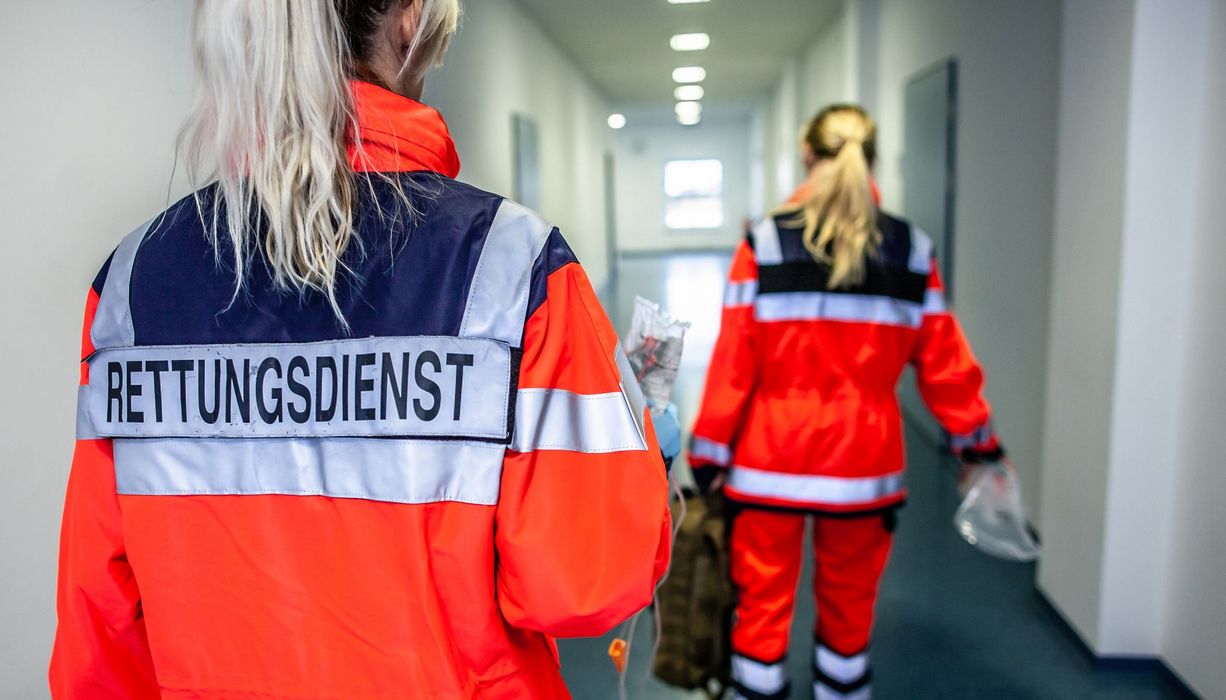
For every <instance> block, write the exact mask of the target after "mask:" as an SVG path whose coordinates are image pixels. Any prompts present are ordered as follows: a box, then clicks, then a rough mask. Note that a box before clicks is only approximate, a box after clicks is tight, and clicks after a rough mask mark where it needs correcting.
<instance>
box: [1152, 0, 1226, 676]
mask: <svg viewBox="0 0 1226 700" xmlns="http://www.w3.org/2000/svg"><path fill="white" fill-rule="evenodd" d="M1207 26H1208V27H1209V28H1210V36H1209V46H1210V47H1211V48H1210V51H1211V54H1210V56H1209V58H1208V60H1207V64H1206V65H1208V66H1210V67H1211V68H1210V71H1209V73H1208V75H1207V76H1206V80H1205V88H1206V92H1205V98H1206V99H1205V102H1204V106H1203V111H1202V115H1201V119H1202V121H1201V125H1202V129H1205V130H1204V131H1203V132H1202V137H1201V138H1202V144H1203V146H1204V149H1203V151H1202V156H1201V165H1200V167H1199V168H1197V169H1196V170H1195V171H1194V173H1195V176H1196V178H1197V181H1198V183H1197V185H1196V186H1195V191H1196V196H1197V199H1198V200H1199V201H1198V204H1197V205H1196V214H1197V221H1196V223H1195V226H1194V229H1193V230H1194V238H1193V241H1192V246H1193V250H1194V253H1193V258H1194V262H1193V263H1192V269H1191V271H1190V273H1189V281H1188V286H1187V289H1188V294H1187V303H1186V306H1185V310H1184V323H1185V324H1186V326H1187V331H1186V332H1187V335H1186V337H1185V340H1186V342H1185V343H1184V348H1185V349H1184V365H1183V376H1182V377H1181V378H1180V380H1179V383H1180V385H1181V386H1182V389H1183V400H1182V405H1181V409H1180V411H1179V413H1180V416H1181V417H1182V421H1181V422H1182V426H1181V430H1180V449H1179V451H1178V452H1177V454H1176V459H1175V465H1176V466H1177V467H1178V469H1179V471H1178V474H1177V476H1176V485H1175V500H1174V504H1173V508H1172V514H1173V518H1172V527H1171V541H1170V546H1169V549H1168V551H1169V559H1168V564H1167V577H1168V581H1167V588H1166V604H1165V612H1166V616H1165V620H1164V626H1165V633H1164V635H1163V649H1164V651H1165V653H1166V656H1167V658H1168V659H1169V660H1170V662H1171V664H1172V665H1173V666H1175V667H1176V668H1178V669H1179V670H1180V672H1181V673H1182V674H1183V675H1184V676H1185V677H1186V678H1187V679H1188V680H1189V682H1191V683H1192V685H1194V686H1196V687H1197V688H1199V689H1200V691H1201V692H1202V693H1203V694H1204V695H1205V697H1215V698H1216V697H1226V664H1223V663H1222V662H1221V653H1220V651H1221V649H1222V646H1223V632H1222V630H1226V603H1223V598H1222V591H1223V590H1224V589H1226V538H1223V537H1222V536H1221V535H1222V533H1226V509H1224V508H1222V495H1223V494H1226V469H1223V468H1222V462H1223V458H1222V455H1226V430H1223V429H1222V424H1223V415H1222V414H1223V405H1224V401H1226V399H1224V398H1223V397H1226V364H1224V363H1223V362H1222V348H1224V347H1226V314H1224V313H1223V312H1222V301H1223V300H1226V276H1224V275H1222V261H1223V260H1226V236H1223V235H1222V227H1221V223H1220V222H1221V203H1222V202H1223V201H1226V139H1223V138H1221V136H1220V133H1219V132H1218V130H1217V129H1216V128H1215V127H1214V126H1212V125H1213V124H1215V123H1216V122H1217V121H1218V120H1219V119H1220V118H1221V115H1222V114H1223V113H1226V2H1223V1H1222V0H1216V1H1215V2H1214V3H1213V7H1212V10H1211V16H1210V21H1209V22H1208V23H1207ZM1205 125H1209V126H1208V127H1207V128H1206V126H1205Z"/></svg>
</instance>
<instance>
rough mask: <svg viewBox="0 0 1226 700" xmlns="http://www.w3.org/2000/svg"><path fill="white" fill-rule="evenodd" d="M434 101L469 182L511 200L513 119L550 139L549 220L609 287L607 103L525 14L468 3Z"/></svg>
mask: <svg viewBox="0 0 1226 700" xmlns="http://www.w3.org/2000/svg"><path fill="white" fill-rule="evenodd" d="M425 101H426V102H428V103H429V104H431V105H432V106H434V107H436V108H437V109H438V110H439V111H440V112H442V114H443V117H444V118H445V119H446V120H447V124H448V126H450V127H451V132H452V135H453V136H454V137H455V140H456V144H457V147H458V148H459V151H460V160H461V162H462V163H463V168H462V169H461V171H460V180H463V181H465V182H469V183H472V184H474V185H476V186H477V187H481V188H482V189H486V190H490V191H493V192H497V193H498V194H502V195H506V196H511V195H512V194H513V192H512V187H513V173H514V161H513V154H512V143H513V142H512V132H511V115H512V114H515V113H520V114H524V115H527V116H529V117H531V118H532V119H533V120H535V121H536V124H537V127H538V131H539V134H540V161H541V182H542V192H541V210H542V211H541V213H542V214H543V215H544V216H545V218H547V219H549V220H550V221H552V222H553V223H554V225H556V226H558V227H559V228H560V229H561V230H562V233H563V235H564V236H566V239H567V241H568V242H569V243H570V244H571V246H572V247H573V248H574V249H575V253H576V254H577V255H578V256H579V260H580V261H581V262H582V263H583V266H584V268H586V269H587V272H588V275H589V276H590V277H591V278H592V283H593V284H595V285H596V286H598V287H599V286H600V285H602V284H603V283H604V281H605V280H606V277H607V271H608V261H607V257H608V255H607V240H606V223H605V222H606V220H605V201H604V199H605V194H604V192H605V190H604V160H603V159H604V154H605V152H606V151H608V150H610V149H611V148H612V138H611V135H610V133H609V128H608V126H607V124H606V119H607V118H608V109H607V106H606V104H605V100H604V98H603V96H602V95H601V94H600V93H599V92H597V90H596V89H595V88H594V87H593V85H592V83H591V82H590V81H589V80H588V79H587V78H586V76H584V75H583V74H582V73H581V72H579V71H578V70H577V69H576V68H575V67H574V64H573V63H572V62H571V61H570V60H569V59H568V58H567V57H566V55H564V54H563V53H562V51H561V50H560V49H559V48H558V47H557V46H556V45H555V44H554V43H553V42H552V41H551V40H550V39H549V38H548V37H547V36H546V35H545V33H544V32H543V31H541V29H540V27H539V26H538V25H537V24H536V23H535V22H534V21H533V20H532V19H531V18H530V17H529V16H528V15H527V14H525V13H524V11H523V10H522V9H520V7H519V5H517V4H516V3H514V2H508V1H507V0H466V2H465V3H464V24H463V27H462V28H461V30H460V35H459V36H458V37H457V38H456V41H455V43H454V44H453V45H452V48H451V51H450V52H449V53H448V55H447V63H446V65H445V66H444V67H443V69H442V70H441V71H440V72H438V73H437V74H435V75H434V76H432V77H431V79H430V81H429V82H428V83H427V85H426V95H425Z"/></svg>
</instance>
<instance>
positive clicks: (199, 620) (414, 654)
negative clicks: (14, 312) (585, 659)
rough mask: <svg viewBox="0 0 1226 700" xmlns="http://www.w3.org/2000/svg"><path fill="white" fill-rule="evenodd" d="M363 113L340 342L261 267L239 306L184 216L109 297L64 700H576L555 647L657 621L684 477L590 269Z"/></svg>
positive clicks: (136, 256)
mask: <svg viewBox="0 0 1226 700" xmlns="http://www.w3.org/2000/svg"><path fill="white" fill-rule="evenodd" d="M354 92H355V97H356V105H357V109H358V116H359V126H360V128H359V133H358V134H357V135H356V140H355V144H356V143H360V144H361V145H362V148H361V149H357V148H355V149H354V153H353V161H354V165H355V168H356V169H358V170H359V171H362V172H363V174H362V175H360V178H361V179H362V182H361V187H359V188H358V189H359V191H360V197H361V200H360V202H359V203H358V216H357V225H358V229H359V230H358V236H359V239H360V243H361V245H360V246H358V245H355V246H352V247H351V253H350V257H349V258H348V259H347V262H348V263H349V265H350V267H351V269H352V270H353V274H351V275H347V276H346V277H345V280H344V281H343V282H342V284H341V285H340V287H339V289H338V295H339V298H340V303H341V306H342V309H343V311H344V313H345V317H346V320H347V321H348V322H349V324H350V326H351V329H352V330H351V331H350V332H348V333H345V332H342V331H340V330H339V329H338V325H337V323H336V320H335V316H334V315H333V313H332V312H331V310H330V309H329V307H328V305H327V303H326V302H325V300H324V299H323V298H322V297H321V296H320V295H309V294H308V295H305V296H304V297H301V298H300V297H298V296H296V295H285V294H280V293H278V292H276V291H275V289H273V287H272V284H271V280H270V279H268V278H267V273H266V271H265V270H263V269H262V266H260V265H252V268H253V271H252V278H251V280H250V282H249V285H248V292H247V293H245V294H244V295H240V296H239V297H238V298H237V299H236V300H234V302H233V304H231V303H230V296H231V294H232V291H233V287H232V285H233V277H232V276H231V274H230V273H229V272H228V271H227V270H226V269H224V268H225V266H217V265H215V264H214V262H213V260H214V258H213V256H212V252H211V248H210V247H209V245H208V243H207V242H206V237H205V236H204V231H203V229H202V224H201V223H200V217H199V216H198V213H197V211H196V208H195V204H194V203H193V200H192V199H191V198H188V199H187V200H185V201H184V202H181V203H179V204H178V205H176V206H175V207H172V208H171V209H170V210H169V211H167V212H166V213H165V214H163V215H161V216H159V217H157V218H155V219H154V220H153V221H152V222H151V223H149V224H147V225H145V226H143V227H142V228H141V229H138V231H137V232H135V233H134V234H133V235H132V236H129V237H128V238H127V239H125V240H124V243H122V244H121V245H120V246H119V248H118V249H117V250H116V252H115V254H114V255H113V256H112V258H111V260H110V261H108V263H107V265H106V267H105V268H104V270H103V272H102V273H101V274H100V275H99V278H98V281H96V282H95V284H94V288H93V289H92V290H91V292H90V294H89V301H88V303H87V306H86V314H85V332H84V339H83V343H82V345H83V349H82V357H83V358H84V359H83V361H82V365H81V380H82V386H81V393H80V397H81V399H80V409H79V412H80V414H79V417H78V441H77V444H76V452H75V456H74V458H73V463H72V472H71V477H70V479H69V484H68V496H67V502H66V504H65V509H64V521H63V530H62V540H61V553H60V575H59V603H58V611H59V628H58V630H57V634H56V641H55V648H54V653H53V658H52V663H51V672H50V681H51V690H52V695H53V696H54V697H55V698H60V699H68V698H82V699H89V700H98V699H102V698H123V699H125V700H131V699H133V698H136V699H142V698H227V699H231V700H233V699H239V700H241V699H249V700H255V699H257V698H258V699H261V700H263V699H272V698H337V699H341V698H344V699H352V698H368V699H376V698H435V699H438V700H442V699H444V698H455V699H459V698H507V699H511V698H515V699H518V698H564V697H567V696H568V695H567V691H566V689H565V687H564V686H563V683H562V680H561V675H560V673H559V666H558V658H557V652H556V648H555V646H554V642H553V639H554V638H555V637H570V636H590V635H599V634H602V633H604V632H605V631H606V630H608V629H610V628H612V627H613V626H614V625H616V624H618V623H619V622H621V621H622V620H624V619H626V618H627V617H629V616H630V615H631V614H633V613H635V612H637V611H638V610H640V609H641V608H643V607H645V606H646V605H647V604H648V603H649V601H650V600H651V597H652V593H653V590H654V586H655V584H656V582H657V581H658V580H659V578H660V577H661V575H662V574H663V572H664V570H665V567H666V565H667V561H668V556H669V533H670V526H669V514H668V507H667V485H666V476H665V470H664V465H663V463H662V460H661V457H660V453H659V450H658V448H657V446H656V441H655V437H654V435H653V432H652V428H651V422H650V419H649V417H648V413H647V412H646V410H645V406H644V403H643V401H642V396H641V394H640V393H639V391H638V388H637V386H636V385H635V384H634V381H633V375H632V374H628V369H627V366H628V365H627V363H626V361H625V358H624V356H622V355H621V354H620V350H619V349H618V343H617V338H616V335H615V333H614V330H613V328H612V327H611V325H610V324H609V321H608V319H607V318H606V316H605V314H604V312H603V311H602V310H601V307H600V305H599V303H598V302H597V300H596V297H595V295H594V294H593V292H592V289H591V286H590V285H589V283H588V280H587V278H586V276H585V275H584V272H583V269H582V268H581V267H580V266H579V264H578V263H577V262H576V261H575V258H574V255H573V253H571V250H570V248H569V247H568V246H567V245H566V242H565V240H563V239H562V237H561V235H560V234H559V233H558V231H557V229H555V228H553V227H552V226H550V225H549V224H547V223H545V222H544V221H543V220H541V219H540V217H538V216H537V215H536V214H534V213H532V212H529V211H527V210H526V209H523V208H522V207H519V206H518V205H516V204H514V203H513V202H509V201H506V200H504V199H502V198H501V197H497V196H495V195H491V194H488V193H485V192H481V191H479V190H476V189H475V188H472V187H468V186H466V185H462V184H460V183H458V182H456V181H455V180H454V179H452V178H453V177H454V176H455V175H456V174H457V172H458V169H459V160H458V158H457V157H456V151H455V148H454V146H453V144H452V142H451V138H450V136H449V135H448V133H447V130H446V127H445V125H444V123H443V121H442V119H441V117H440V116H439V115H438V114H437V113H436V112H435V111H433V110H431V109H429V108H427V107H424V106H422V105H420V104H417V103H415V102H412V101H410V100H407V99H405V98H402V97H399V96H397V95H395V94H393V93H390V92H387V91H385V90H382V89H381V88H378V87H375V86H373V85H370V84H365V83H357V84H355V85H354ZM389 179H391V180H399V182H400V184H401V185H402V186H403V187H405V188H406V189H407V190H408V191H409V193H410V196H411V198H412V202H413V205H414V209H415V211H413V212H408V211H403V210H402V209H400V210H398V209H397V207H399V206H400V204H399V202H398V200H397V199H396V197H395V196H394V188H392V187H390V186H389Z"/></svg>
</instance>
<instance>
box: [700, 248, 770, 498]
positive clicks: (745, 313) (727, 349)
mask: <svg viewBox="0 0 1226 700" xmlns="http://www.w3.org/2000/svg"><path fill="white" fill-rule="evenodd" d="M757 292H758V264H757V262H756V261H755V260H754V254H753V249H752V248H751V247H750V245H749V242H748V241H745V242H744V243H742V244H741V246H740V247H739V248H738V249H737V251H736V254H735V255H734V257H733V260H732V269H731V271H730V273H729V280H728V287H727V289H726V291H725V292H724V310H723V316H722V319H721V321H720V329H719V339H718V340H717V341H716V342H715V350H714V352H713V353H712V355H711V365H710V367H709V368H708V370H707V383H706V389H705V390H704V391H703V395H702V404H701V406H700V407H699V412H698V420H697V421H696V422H695V423H694V433H693V438H692V439H691V442H690V454H689V461H690V467H691V468H692V469H694V470H695V477H696V478H697V479H698V480H699V482H700V483H701V482H702V481H704V478H703V477H701V476H700V475H699V470H702V469H704V468H707V467H728V466H730V465H731V462H732V450H733V446H734V445H735V444H736V439H737V434H738V432H739V431H740V429H741V424H742V422H743V421H744V417H745V412H746V410H747V408H748V406H749V400H750V398H751V397H752V395H753V391H754V385H755V383H756V382H757V371H758V370H757V359H756V358H757V341H758V324H757V321H756V320H755V319H754V300H755V299H756V297H757Z"/></svg>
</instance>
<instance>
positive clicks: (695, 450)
mask: <svg viewBox="0 0 1226 700" xmlns="http://www.w3.org/2000/svg"><path fill="white" fill-rule="evenodd" d="M690 452H691V454H693V455H694V457H696V458H698V459H705V460H707V461H709V462H713V463H714V464H716V465H718V466H721V467H726V466H728V465H729V464H731V463H732V448H731V447H729V446H728V445H725V444H723V443H720V442H716V441H714V440H708V439H707V438H704V437H698V436H697V435H695V436H694V440H693V442H692V443H690Z"/></svg>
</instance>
